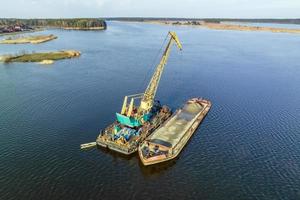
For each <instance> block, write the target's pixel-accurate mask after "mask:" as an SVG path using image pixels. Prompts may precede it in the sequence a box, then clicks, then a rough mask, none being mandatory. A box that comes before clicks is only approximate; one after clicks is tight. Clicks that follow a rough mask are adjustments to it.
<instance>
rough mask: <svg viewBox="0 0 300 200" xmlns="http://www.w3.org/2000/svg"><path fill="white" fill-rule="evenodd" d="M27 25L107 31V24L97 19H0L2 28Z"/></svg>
mask: <svg viewBox="0 0 300 200" xmlns="http://www.w3.org/2000/svg"><path fill="white" fill-rule="evenodd" d="M16 24H19V25H20V24H26V25H27V26H30V27H60V28H68V27H70V28H77V29H79V28H83V29H87V28H95V27H102V29H106V22H105V21H104V20H102V19H96V18H90V19H88V18H75V19H0V27H1V26H3V27H4V26H13V25H16Z"/></svg>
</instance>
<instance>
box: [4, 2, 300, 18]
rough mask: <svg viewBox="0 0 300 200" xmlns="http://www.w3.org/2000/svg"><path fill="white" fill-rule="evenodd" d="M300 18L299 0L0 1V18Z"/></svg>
mask: <svg viewBox="0 0 300 200" xmlns="http://www.w3.org/2000/svg"><path fill="white" fill-rule="evenodd" d="M62 17H66V18H71V17H185V18H300V0H0V18H62Z"/></svg>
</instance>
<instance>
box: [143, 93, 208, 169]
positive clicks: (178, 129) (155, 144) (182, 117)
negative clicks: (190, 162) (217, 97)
mask: <svg viewBox="0 0 300 200" xmlns="http://www.w3.org/2000/svg"><path fill="white" fill-rule="evenodd" d="M210 107H211V102H210V101H208V100H205V99H202V98H193V99H190V100H188V101H187V102H186V103H185V104H184V105H183V107H182V108H180V109H179V110H177V111H176V112H175V113H174V115H173V116H172V117H170V118H169V119H168V120H167V121H166V122H165V123H164V124H163V125H162V126H161V127H160V128H158V129H156V130H155V131H154V132H153V133H152V134H151V135H149V136H148V137H147V138H146V140H145V141H144V142H142V143H141V145H140V146H139V148H138V152H139V157H140V159H141V161H142V163H143V164H144V165H153V164H157V163H161V162H165V161H168V160H171V159H174V158H176V157H177V156H178V155H179V153H180V152H181V151H182V149H183V147H184V146H185V145H186V144H187V142H188V141H189V139H190V137H191V136H192V135H193V133H194V132H195V130H196V129H197V128H198V126H199V124H200V123H201V121H202V120H203V118H204V117H205V116H206V114H207V113H208V111H209V109H210Z"/></svg>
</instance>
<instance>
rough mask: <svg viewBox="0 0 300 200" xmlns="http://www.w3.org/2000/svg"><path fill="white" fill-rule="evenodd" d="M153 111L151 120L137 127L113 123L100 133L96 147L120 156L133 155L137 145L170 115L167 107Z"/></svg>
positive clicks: (157, 107)
mask: <svg viewBox="0 0 300 200" xmlns="http://www.w3.org/2000/svg"><path fill="white" fill-rule="evenodd" d="M154 110H156V111H155V112H154V114H153V116H152V117H151V119H150V120H149V121H147V122H146V123H144V124H142V125H140V126H137V127H128V126H125V125H123V124H121V123H120V122H119V121H115V122H114V123H112V124H111V125H109V126H108V127H107V128H105V129H104V130H102V131H101V132H100V134H99V136H98V137H97V139H96V143H97V145H98V146H100V147H104V148H108V149H110V150H113V151H116V152H118V153H121V154H125V155H130V154H133V153H134V152H136V151H137V149H138V146H139V144H140V143H141V142H143V141H144V140H145V138H146V137H147V136H149V135H150V134H151V133H152V132H153V131H154V130H155V129H157V128H158V127H159V126H160V125H161V124H163V123H164V122H165V121H166V120H167V119H168V118H169V117H170V116H171V114H172V112H171V110H170V108H169V107H167V106H156V107H155V109H154Z"/></svg>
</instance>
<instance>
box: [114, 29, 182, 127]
mask: <svg viewBox="0 0 300 200" xmlns="http://www.w3.org/2000/svg"><path fill="white" fill-rule="evenodd" d="M168 36H170V39H169V42H168V44H167V46H166V48H165V50H164V52H163V55H162V58H161V60H160V62H159V64H158V65H157V67H156V70H155V72H154V74H153V76H152V78H151V80H150V82H149V84H148V86H147V88H146V90H145V92H144V93H140V94H134V95H129V96H125V97H124V101H123V106H122V110H121V113H116V115H117V120H118V122H120V123H121V124H123V125H127V126H129V127H136V126H140V125H142V124H143V123H144V122H145V121H148V120H149V119H150V117H151V116H152V115H153V113H152V112H151V110H152V109H153V106H154V98H155V94H156V91H157V88H158V85H159V81H160V78H161V75H162V72H163V70H164V67H165V65H166V63H167V60H168V58H169V55H170V52H171V47H172V44H173V43H174V42H175V43H176V45H177V47H178V48H179V49H180V50H182V45H181V43H180V41H179V39H178V37H177V35H176V33H175V32H169V33H168ZM137 99H140V100H141V102H140V106H139V107H135V105H134V102H135V100H137ZM129 101H130V103H129V105H128V102H129Z"/></svg>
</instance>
